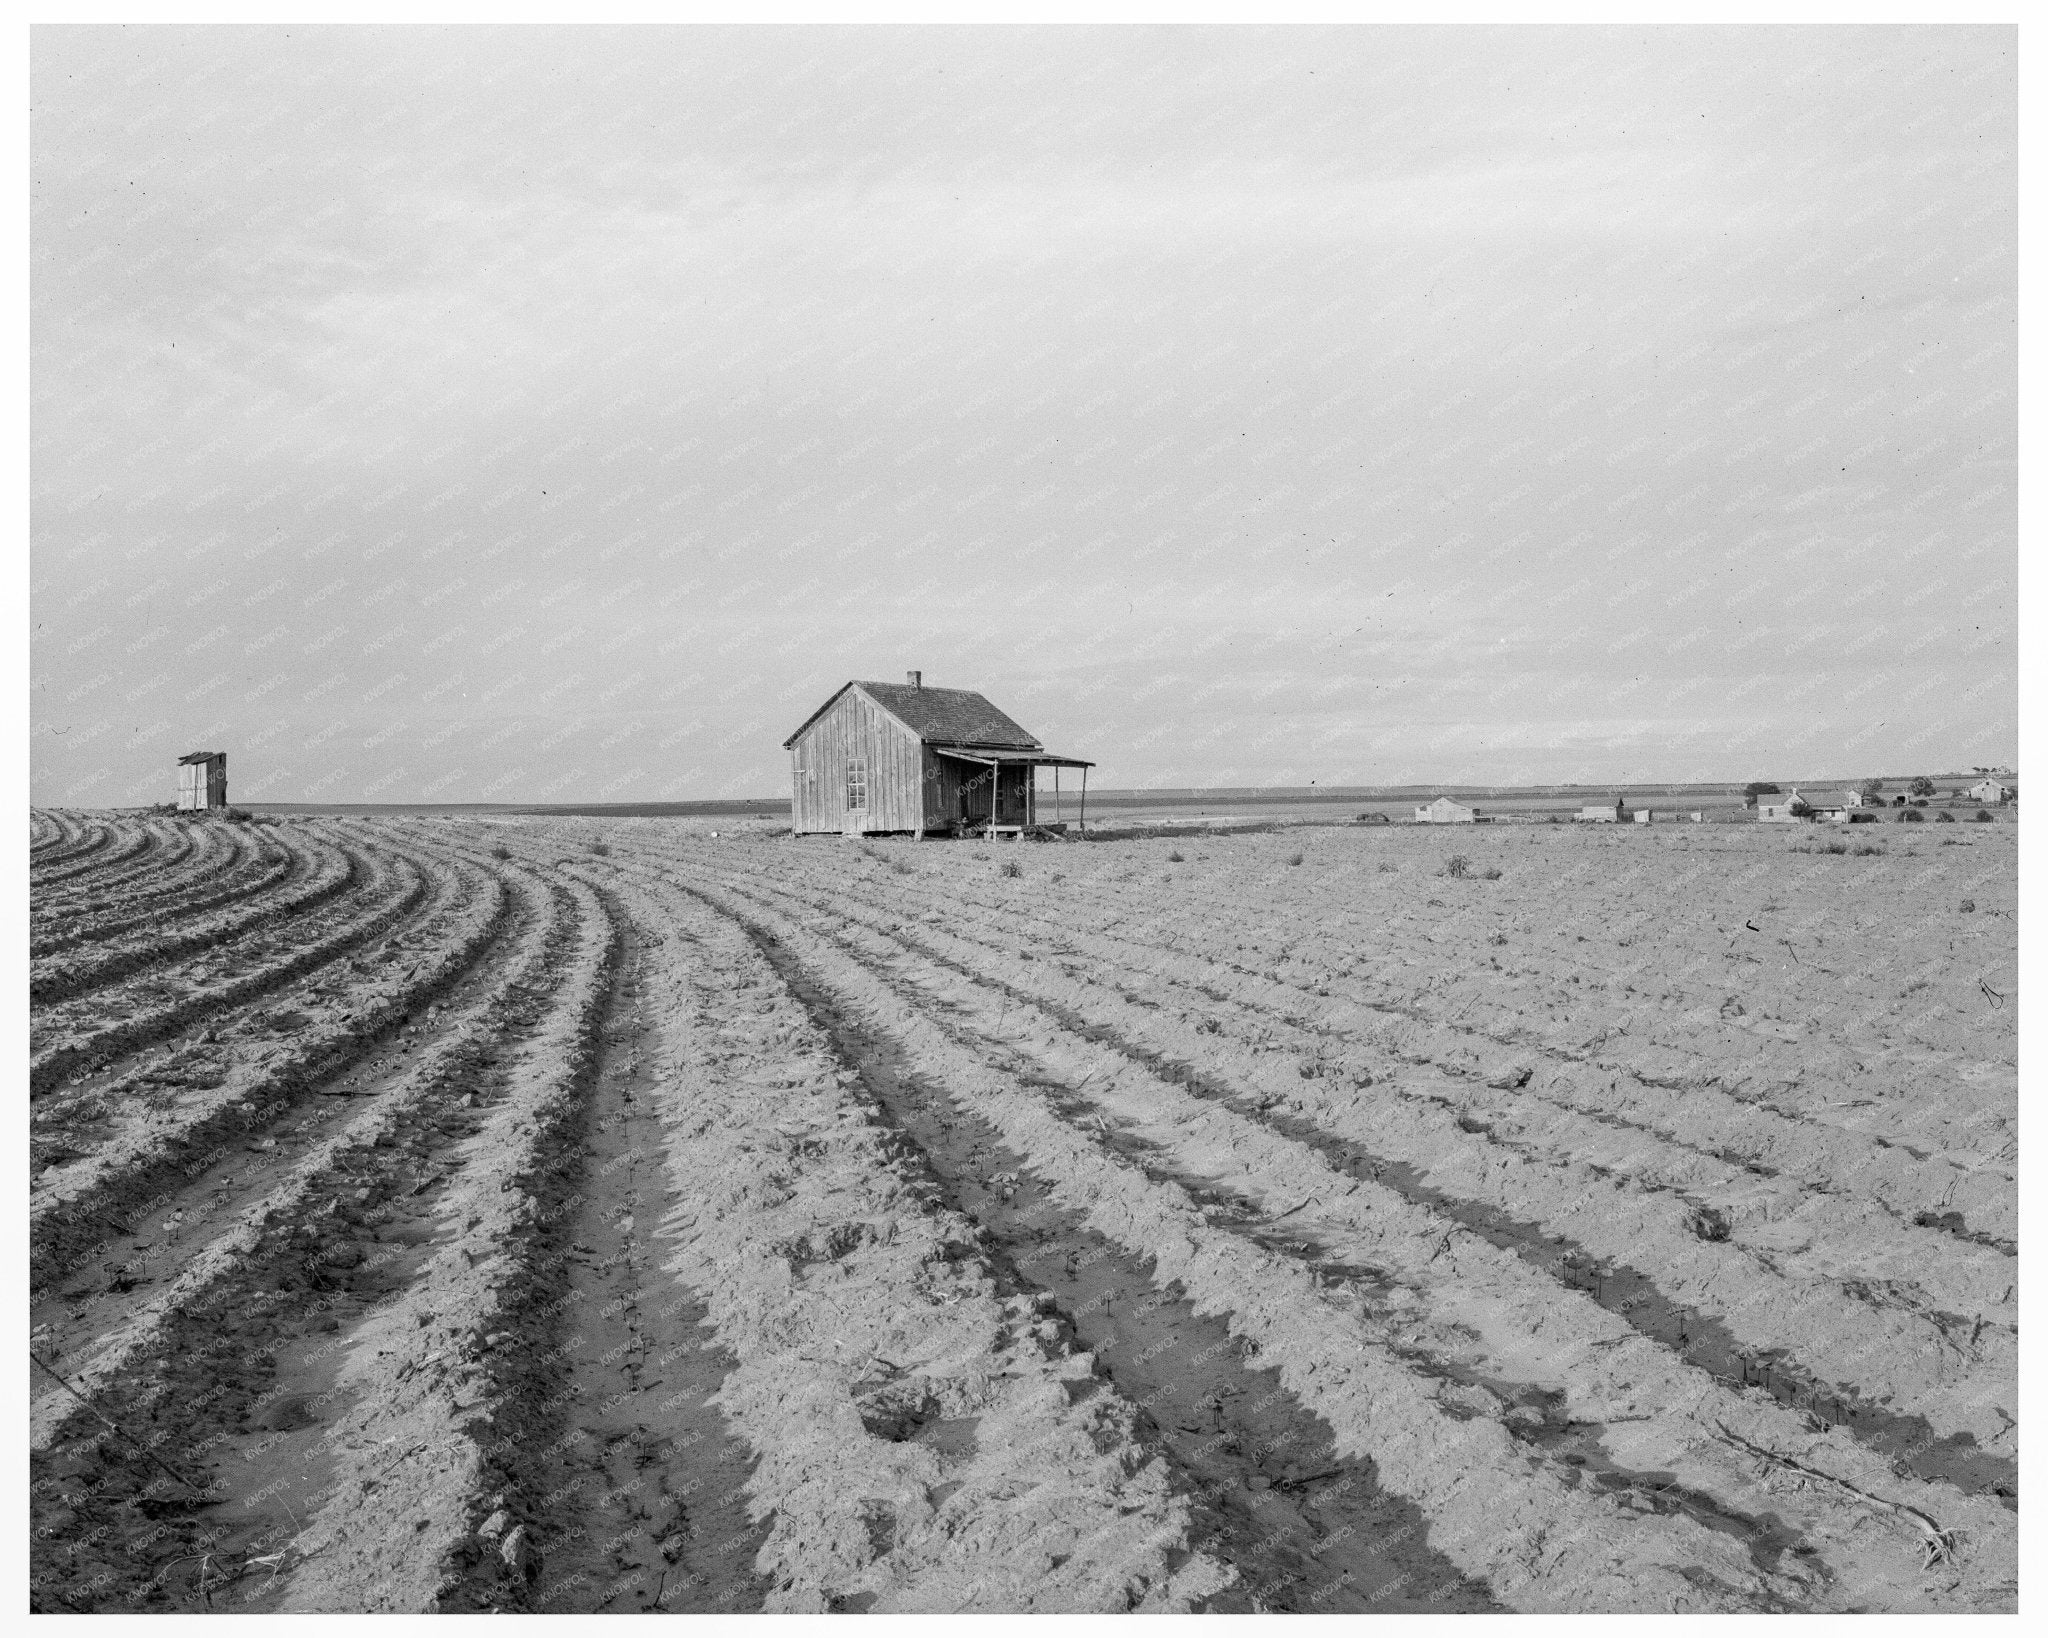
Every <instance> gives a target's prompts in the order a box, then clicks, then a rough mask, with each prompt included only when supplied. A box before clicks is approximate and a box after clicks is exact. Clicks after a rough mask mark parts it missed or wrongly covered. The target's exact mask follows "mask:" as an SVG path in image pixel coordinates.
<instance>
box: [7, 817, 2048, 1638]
mask: <svg viewBox="0 0 2048 1638" xmlns="http://www.w3.org/2000/svg"><path fill="white" fill-rule="evenodd" d="M1847 839H1849V840H1852V841H1853V842H1854V843H1855V844H1856V846H1857V847H1858V848H1861V849H1866V850H1868V851H1855V850H1851V851H1847V852H1844V853H1839V854H1837V853H1831V852H1828V851H1826V850H1825V846H1826V844H1827V843H1828V842H1830V841H1832V840H1834V838H1833V836H1831V835H1818V834H1817V833H1815V832H1812V831H1807V830H1793V829H1789V828H1788V829H1786V830H1777V829H1774V828H1763V827H1747V826H1712V827H1706V826H1703V827H1697V828H1695V827H1690V826H1686V827H1678V826H1673V827H1659V828H1651V829H1640V830H1639V829H1623V830H1617V831H1600V830H1588V829H1573V828H1566V827H1551V826H1526V827H1509V826H1500V827H1483V828H1478V827H1475V828H1473V829H1464V828H1462V827H1461V828H1460V829H1459V830H1458V831H1456V832H1450V833H1447V832H1444V831H1434V830H1419V829H1414V828H1406V829H1404V828H1401V827H1371V828H1368V827H1358V828H1355V829H1337V828H1316V829H1297V830H1292V831H1285V832H1275V833H1271V834H1261V835H1239V836H1231V835H1228V834H1225V833H1221V832H1219V833H1217V834H1214V835H1198V836H1189V837H1181V838H1177V839H1176V838H1158V839H1149V840H1134V841H1125V842H1106V843H1090V844H1083V843H1079V842H1066V843H1045V844H994V845H977V844H972V843H932V844H924V845H916V844H911V843H908V842H872V843H868V844H862V845H856V844H852V843H847V842H843V841H840V840H839V839H837V838H829V839H813V840H805V841H793V840H791V839H789V838H788V837H787V836H781V835H777V834H775V832H774V827H772V826H764V825H760V824H752V823H739V824H735V823H734V822H733V821H731V820H729V819H719V818H696V819H669V818H641V819H634V818H609V817H608V818H602V819H592V818H577V817H569V816H500V815H490V816H466V817H461V818H451V817H427V816H422V817H416V818H382V819H378V818H354V817H350V818H297V817H294V818H292V819H289V820H286V821H284V822H280V823H272V824H256V825H238V824H229V823H226V822H224V821H222V820H219V819H212V818H197V817H185V818H169V817H166V816H161V815H151V816H109V815H97V814H80V813H70V812H61V811H50V812H38V813H36V814H34V815H32V818H31V833H30V846H31V854H30V871H31V884H32V924H31V958H32V1001H33V1007H32V1021H31V1052H32V1058H31V1065H30V1083H31V1093H32V1108H31V1149H32V1161H33V1166H34V1180H33V1184H32V1194H31V1255H32V1266H33V1270H34V1275H33V1291H32V1302H33V1314H32V1323H33V1325H34V1327H35V1330H34V1338H33V1348H34V1353H35V1358H36V1368H35V1372H34V1377H35V1390H34V1400H33V1405H32V1469H33V1471H32V1501H33V1505H32V1532H33V1533H32V1562H33V1577H34V1580H33V1596H34V1600H35V1604H36V1607H37V1608H40V1609H47V1610H67V1609H68V1610H98V1611H115V1610H195V1611H200V1610H223V1611H225V1610H230V1609H234V1610H246V1611H252V1612H260V1611H313V1610H325V1611H340V1610H393V1611H397V1610H444V1611H461V1610H503V1611H536V1612H539V1611H546V1612H556V1613H565V1612H596V1611H638V1612H645V1611H676V1612H709V1611H733V1610H782V1611H877V1612H881V1611H898V1610H914V1611H938V1610H983V1611H999V1610H1017V1611H1024V1610H1044V1611H1056V1610H1057V1611H1067V1610H1091V1611H1113V1610H1198V1609H1199V1610H1216V1611H1263V1610H1275V1611H1284V1610H1296V1611H1321V1612H1327V1613H1334V1612H1340V1611H1348V1612H1353V1613H1364V1612H1368V1611H1373V1610H1388V1611H1393V1610H1409V1611H1417V1610H1443V1611H1466V1610H1472V1611H1476V1610H1497V1609H1505V1610H1553V1611H1609V1610H1612V1611H1623V1610H1627V1611H1639V1610H1641V1611H1647V1610H1716V1611H1718V1610H1845V1611H1846V1610H1858V1611H1861V1610H1888V1611H1908V1610H1913V1611H1919V1610H1929V1611H1931V1610H1954V1611H1974V1610H2007V1609H2012V1608H2014V1607H2016V1601H2017V1592H2016V1585H2017V1569H2016V1559H2017V1538H2016V1518H2017V1514H2016V1509H2017V1442H2016V1441H2017V1427H2016V1422H2015V1416H2016V1412H2017V1394H2016V1369H2017V1366H2016V1360H2017V1303H2016V1293H2015V1283H2016V1273H2015V1264H2016V1252H2017V1212H2016V1189H2015V1178H2016V1167H2017V1160H2016V1142H2017V1135H2016V1113H2017V1111H2016V1098H2017V1010H2018V996H2017V960H2016V958H2017V937H2016V926H2015V921H2014V917H2015V915H2016V909H2017V906H2016V899H2015V884H2016V874H2017V868H2016V865H2017V861H2016V846H2015V844H2016V831H2015V830H2014V829H2013V828H2012V827H2010V826H2007V825H1992V826H1971V825H1958V826H1953V827H1952V826H1935V825H1927V826H1924V827H1919V826H1914V827H1907V826H1897V827H1894V826H1884V827H1875V828H1872V829H1870V830H1866V831H1859V832H1857V833H1854V834H1853V835H1852V836H1850V837H1848V838H1847ZM1454 855H1461V856H1462V859H1463V862H1462V864H1460V865H1459V866H1458V867H1456V868H1455V869H1449V868H1447V867H1448V866H1449V865H1450V862H1451V860H1452V857H1453V856H1454Z"/></svg>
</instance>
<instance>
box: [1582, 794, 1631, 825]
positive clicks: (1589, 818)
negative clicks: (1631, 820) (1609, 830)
mask: <svg viewBox="0 0 2048 1638" xmlns="http://www.w3.org/2000/svg"><path fill="white" fill-rule="evenodd" d="M1577 818H1578V822H1579V823H1580V824H1582V825H1619V824H1625V823H1626V822H1627V820H1628V809H1627V808H1625V807H1623V806H1622V803H1621V798H1620V797H1618V796H1617V797H1616V798H1615V799H1614V800H1613V801H1612V802H1601V803H1595V804H1594V805H1593V806H1592V807H1589V808H1581V809H1579V811H1578V815H1577Z"/></svg>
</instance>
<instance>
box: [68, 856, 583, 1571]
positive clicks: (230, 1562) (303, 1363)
mask: <svg viewBox="0 0 2048 1638" xmlns="http://www.w3.org/2000/svg"><path fill="white" fill-rule="evenodd" d="M519 877H523V873H519ZM519 877H514V878H513V879H512V888H513V892H514V894H515V896H518V897H521V898H531V899H533V900H534V901H535V911H536V913H535V914H534V915H532V916H531V917H530V918H529V919H528V921H527V924H526V927H525V929H524V930H523V932H522V935H521V937H520V940H519V943H518V947H517V949H516V950H515V951H514V952H513V953H512V955H511V958H510V961H509V964H507V965H505V966H503V967H501V968H500V969H499V970H498V972H497V974H496V976H495V978H494V980H493V982H492V983H491V985H490V986H489V988H488V990H487V991H486V992H485V993H484V994H483V995H481V996H480V997H478V998H477V999H476V1000H475V1001H474V1002H473V1003H472V1004H470V1005H467V1006H465V1007H464V1008H463V1009H462V1012H461V1016H460V1018H459V1020H458V1021H457V1025H456V1027H455V1028H454V1029H452V1030H451V1031H450V1032H449V1033H448V1034H447V1035H446V1036H444V1037H443V1039H442V1040H441V1041H440V1042H439V1043H437V1044H436V1046H435V1047H433V1048H431V1049H430V1050H428V1051H427V1052H426V1053H425V1054H424V1055H423V1056H422V1057H420V1058H419V1059H418V1060H417V1061H416V1062H415V1063H413V1064H412V1065H410V1066H409V1067H408V1069H407V1071H406V1072H405V1073H404V1074H402V1075H401V1076H400V1077H399V1078H397V1079H396V1080H395V1081H394V1082H393V1084H391V1085H390V1086H389V1087H388V1088H387V1089H386V1090H385V1091H384V1092H383V1094H382V1095H380V1096H378V1097H376V1098H374V1099H373V1100H372V1101H370V1102H369V1103H368V1105H367V1106H366V1107H364V1108H363V1109H361V1110H360V1111H359V1112H357V1113H356V1114H354V1116H353V1118H351V1119H350V1120H348V1121H347V1123H346V1124H345V1125H343V1126H342V1127H341V1128H340V1129H339V1130H337V1131H333V1132H331V1133H330V1134H328V1135H327V1136H326V1137H325V1138H324V1139H323V1140H322V1141H321V1142H319V1143H318V1144H316V1145H314V1146H313V1147H312V1148H310V1149H309V1150H307V1151H306V1152H305V1153H303V1154H302V1155H301V1156H300V1157H299V1159H298V1161H297V1163H296V1164H295V1165H294V1166H292V1167H291V1168H289V1169H288V1170H286V1171H284V1172H283V1173H281V1174H277V1175H274V1176H273V1177H272V1178H271V1179H270V1180H269V1186H268V1187H267V1188H266V1189H265V1190H264V1191H263V1192H262V1194H261V1195H260V1197H259V1198H258V1199H257V1200H256V1202H255V1203H254V1204H253V1205H251V1206H250V1207H249V1208H248V1209H247V1210H246V1211H244V1212H243V1213H242V1214H241V1216H240V1218H239V1220H238V1221H237V1222H235V1223H234V1225H233V1226H232V1227H231V1228H230V1230H229V1231H228V1232H227V1233H226V1234H224V1235H221V1236H219V1237H217V1238H216V1239H214V1240H213V1241H211V1242H210V1243H208V1244H207V1245H206V1246H205V1248H204V1249H203V1250H202V1251H201V1252H200V1253H199V1254H198V1255H197V1256H196V1257H194V1258H193V1259H192V1260H191V1262H190V1263H189V1264H187V1265H186V1266H185V1268H184V1270H183V1272H182V1274H181V1275H180V1277H179V1278H178V1279H177V1280H176V1281H175V1282H174V1283H173V1284H172V1285H171V1286H170V1287H169V1288H168V1289H167V1290H166V1291H165V1292H164V1293H163V1294H162V1295H161V1296H160V1297H159V1298H158V1299H157V1300H156V1301H155V1302H153V1303H152V1304H150V1305H149V1306H148V1307H147V1308H146V1309H144V1310H143V1311H142V1313H140V1314H139V1315H137V1316H136V1317H135V1318H134V1319H133V1320H132V1321H131V1322H129V1323H128V1324H126V1325H125V1326H123V1327H120V1328H119V1329H117V1330H116V1331H114V1332H113V1333H111V1334H109V1335H107V1336H104V1337H102V1338H100V1339H98V1341H97V1343H96V1345H95V1346H94V1348H93V1349H92V1350H91V1351H90V1352H89V1353H86V1354H82V1355H81V1356H80V1359H79V1361H78V1363H77V1364H75V1365H73V1364H69V1363H68V1362H67V1364H66V1369H67V1370H68V1371H69V1372H70V1385H69V1387H68V1388H66V1389H62V1390H60V1389H56V1388H52V1389H51V1392H50V1394H49V1395H47V1396H45V1400H44V1402H42V1403H39V1404H38V1406H37V1423H36V1427H35V1438H34V1451H35V1457H36V1461H37V1464H38V1469H39V1471H38V1484H37V1488H36V1494H37V1497H38V1499H39V1504H40V1505H39V1514H40V1521H39V1529H38V1540H39V1543H41V1544H42V1549H41V1550H42V1560H43V1561H42V1563H41V1564H40V1565H39V1571H40V1579H41V1581H42V1583H43V1585H44V1587H45V1588H46V1589H49V1590H52V1591H56V1592H58V1593H60V1594H61V1595H62V1596H63V1597H64V1598H65V1599H66V1600H67V1602H68V1603H69V1604H70V1605H72V1606H73V1607H90V1608H99V1609H107V1608H135V1607H141V1608H150V1607H158V1608H161V1607H165V1606H166V1605H171V1606H182V1607H186V1608H193V1609H196V1608H199V1607H201V1606H202V1605H204V1606H206V1607H211V1608H219V1607H229V1606H231V1605H234V1606H240V1607H242V1608H250V1609H260V1608H264V1607H271V1606H274V1603H275V1597H276V1595H277V1594H278V1593H279V1592H280V1591H281V1589H282V1585H283V1584H282V1582H281V1580H280V1577H281V1575H282V1574H283V1573H284V1572H285V1571H287V1570H289V1569H291V1568H294V1567H296V1565H297V1564H298V1563H300V1562H302V1561H303V1558H304V1553H303V1551H302V1549H301V1547H300V1544H299V1536H300V1528H301V1526H302V1525H303V1524H304V1523H305V1520H304V1518H303V1517H302V1515H303V1514H304V1513H305V1512H306V1510H307V1506H308V1498H309V1497H311V1498H315V1499H317V1498H318V1496H319V1495H321V1494H322V1493H323V1492H324V1491H325V1490H326V1489H327V1488H328V1487H329V1486H330V1484H331V1481H332V1473H331V1460H330V1455H331V1450H330V1440H329V1438H328V1436H327V1432H328V1429H329V1428H330V1427H331V1426H332V1425H333V1424H335V1423H336V1422H337V1421H338V1420H339V1419H340V1415H341V1412H340V1408H339V1406H340V1402H341V1401H343V1400H345V1399H347V1398H349V1397H350V1394H349V1391H348V1390H345V1389H343V1388H341V1387H340V1385H339V1384H338V1382H337V1377H338V1375H339V1369H340V1366H341V1364H342V1362H343V1360H344V1358H346V1357H347V1356H348V1355H349V1354H350V1352H351V1351H352V1350H355V1349H357V1348H359V1347H360V1346H361V1345H362V1342H363V1336H364V1333H366V1332H368V1333H370V1334H374V1333H375V1329H376V1327H377V1325H378V1323H379V1320H380V1316H383V1315H385V1313H386V1311H387V1310H388V1309H389V1307H390V1305H391V1304H392V1302H393V1301H395V1300H396V1299H397V1297H398V1296H399V1295H400V1294H401V1293H402V1292H404V1291H405V1290H406V1289H408V1287H409V1286H410V1285H411V1283H412V1282H413V1280H414V1279H415V1278H417V1277H418V1276H419V1274H420V1272H421V1268H422V1265H423V1264H424V1263H425V1261H426V1259H427V1257H428V1255H429V1250H428V1248H429V1247H430V1246H431V1244H432V1243H433V1242H434V1240H435V1239H436V1238H437V1237H438V1233H439V1228H438V1225H439V1222H440V1219H441V1218H442V1217H443V1216H445V1211H444V1208H445V1205H446V1200H447V1196H448V1195H449V1192H450V1190H451V1188H452V1187H453V1186H454V1184H455V1182H456V1180H458V1179H459V1178H460V1177H461V1176H462V1175H463V1173H464V1172H465V1170H466V1169H467V1168H468V1166H469V1165H470V1164H471V1163H472V1159H473V1155H474V1151H475V1148H476V1140H477V1137H478V1134H479V1133H480V1132H481V1131H483V1130H484V1129H485V1128H486V1126H487V1123H488V1122H490V1121H492V1120H494V1119H495V1118H497V1116H496V1111H497V1110H498V1108H499V1107H500V1106H501V1105H502V1103H503V1102H504V1100H505V1098H506V1096H507V1087H508V1085H509V1084H510V1078H509V1077H508V1075H507V1073H506V1070H505V1068H504V1062H505V1060H506V1059H507V1058H508V1057H510V1056H512V1055H513V1054H514V1053H515V1051H516V1047H515V1044H514V1043H516V1042H517V1040H518V1039H519V1038H520V1037H521V1036H522V1035H524V1034H526V1033H528V1032H530V1031H531V1030H533V1029H534V1027H535V1026H537V1025H540V1024H541V1023H542V1022H543V1020H544V1019H545V1017H546V1016H547V1014H548V1013H549V1011H550V1009H551V1008H552V1007H554V1006H555V1005H556V1004H557V991H558V988H559V983H558V981H559V980H560V978H561V977H562V976H564V974H565V970H566V969H568V968H569V967H570V965H571V963H572V962H573V960H574V959H575V957H576V953H577V942H578V937H579V932H580V931H581V930H582V927H583V924H582V923H581V922H580V921H579V918H578V916H577V915H576V912H575V906H574V904H573V902H572V899H571V895H570V894H569V893H568V892H567V891H566V890H561V889H557V890H552V891H550V890H546V889H540V888H538V886H537V884H534V883H531V882H530V881H526V880H523V879H519ZM88 1398H89V1399H90V1401H91V1405H90V1407H88V1406H87V1404H86V1403H85V1401H86V1400H87V1399H88ZM109 1423H113V1424H115V1425H116V1426H117V1427H118V1428H119V1430H120V1431H119V1433H113V1432H112V1430H111V1429H110V1427H109ZM110 1435H111V1436H110ZM144 1449H147V1450H149V1451H151V1452H154V1453H155V1454H156V1455H157V1457H158V1458H159V1460H158V1461H156V1462H154V1463H149V1464H148V1465H145V1459H144V1458H143V1457H141V1456H140V1454H139V1452H140V1451H142V1450H144ZM173 1473H175V1474H177V1475H181V1476H182V1479H180V1478H174V1477H172V1475H173ZM138 1515H140V1516H141V1517H143V1518H149V1517H155V1518H159V1519H167V1521H168V1527H167V1528H161V1529H159V1530H157V1531H154V1532H148V1533H146V1535H145V1537H144V1539H143V1540H142V1541H141V1542H140V1543H137V1542H136V1541H134V1540H132V1539H131V1541H130V1543H129V1549H130V1550H129V1551H128V1552H127V1553H125V1554H124V1555H123V1556H122V1557H121V1558H120V1559H119V1560H117V1561H116V1562H115V1563H114V1564H112V1565H109V1564H108V1563H107V1562H106V1560H105V1558H104V1557H102V1556H101V1555H102V1554H103V1553H104V1548H103V1547H101V1546H100V1545H99V1543H100V1542H102V1541H103V1540H104V1539H105V1538H104V1536H102V1535H101V1532H102V1531H104V1530H106V1529H107V1528H109V1527H113V1528H115V1529H119V1528H122V1527H129V1528H132V1527H133V1526H134V1523H135V1521H136V1519H137V1517H138ZM138 1546H140V1549H141V1550H139V1551H138V1550H136V1548H137V1547H138ZM195 1549H196V1550H195ZM110 1571H111V1575H110ZM102 1577H108V1579H107V1580H106V1581H104V1582H102V1580H101V1578H102Z"/></svg>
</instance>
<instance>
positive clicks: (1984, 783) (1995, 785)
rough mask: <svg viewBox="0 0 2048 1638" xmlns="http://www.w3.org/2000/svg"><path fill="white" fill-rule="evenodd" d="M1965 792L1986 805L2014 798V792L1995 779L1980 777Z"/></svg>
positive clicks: (1975, 800) (1973, 799)
mask: <svg viewBox="0 0 2048 1638" xmlns="http://www.w3.org/2000/svg"><path fill="white" fill-rule="evenodd" d="M1963 794H1964V795H1965V796H1967V797H1968V798H1969V799H1970V800H1971V801H1972V802H1981V803H1983V804H1984V805H1985V806H1986V807H1990V806H1993V805H1994V804H1997V803H2001V802H2010V801H2011V800H2012V792H2011V791H2010V790H2009V789H2008V788H2007V787H2005V786H2004V785H2001V784H1999V782H1998V781H1997V780H1995V779H1980V780H1978V781H1977V783H1976V784H1974V785H1972V786H1971V787H1970V788H1969V789H1968V790H1966V791H1964V792H1963Z"/></svg>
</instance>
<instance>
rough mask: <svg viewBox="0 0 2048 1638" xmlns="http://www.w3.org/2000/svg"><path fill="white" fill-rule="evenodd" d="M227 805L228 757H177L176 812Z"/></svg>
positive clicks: (211, 754)
mask: <svg viewBox="0 0 2048 1638" xmlns="http://www.w3.org/2000/svg"><path fill="white" fill-rule="evenodd" d="M227 805H228V754H227V752H225V751H188V752H186V753H185V755H183V756H181V757H179V758H178V811H179V812H180V813H184V812H188V811H196V810H199V809H204V808H224V807H226V806H227Z"/></svg>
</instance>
